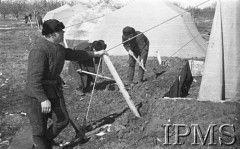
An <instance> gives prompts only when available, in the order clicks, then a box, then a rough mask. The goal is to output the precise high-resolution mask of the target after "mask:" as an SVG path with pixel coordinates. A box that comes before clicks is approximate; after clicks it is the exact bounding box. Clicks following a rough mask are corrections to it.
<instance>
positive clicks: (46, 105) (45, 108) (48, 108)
mask: <svg viewBox="0 0 240 149" xmlns="http://www.w3.org/2000/svg"><path fill="white" fill-rule="evenodd" d="M41 107H42V113H50V112H51V102H50V101H49V100H45V101H43V102H41Z"/></svg>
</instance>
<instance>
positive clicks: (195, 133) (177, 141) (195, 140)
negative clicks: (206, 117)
mask: <svg viewBox="0 0 240 149" xmlns="http://www.w3.org/2000/svg"><path fill="white" fill-rule="evenodd" d="M162 126H163V128H164V132H165V141H164V143H163V145H183V144H185V141H183V140H184V139H183V138H186V137H191V138H190V139H191V140H192V142H191V145H194V146H197V145H199V146H203V145H209V146H210V145H217V141H216V139H217V140H218V143H219V144H220V145H226V146H231V145H234V143H235V142H236V140H237V137H236V135H235V134H234V133H235V127H234V125H233V124H232V125H231V124H221V125H217V124H209V125H208V128H207V129H205V130H203V128H200V126H199V124H191V125H186V124H163V125H162ZM203 131H204V132H205V133H203ZM217 132H219V133H220V135H218V136H217V135H216V133H217ZM171 134H173V135H171ZM190 134H192V135H190ZM171 136H173V137H174V138H172V139H171V141H170V137H171ZM216 136H217V137H218V138H216ZM226 137H227V138H228V139H224V138H226ZM181 138H182V139H181Z"/></svg>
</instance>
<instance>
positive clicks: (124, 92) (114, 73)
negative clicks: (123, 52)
mask: <svg viewBox="0 0 240 149" xmlns="http://www.w3.org/2000/svg"><path fill="white" fill-rule="evenodd" d="M103 59H104V62H105V63H106V65H107V67H108V69H109V71H110V72H111V74H112V76H113V78H114V79H115V81H116V83H117V85H118V87H119V89H120V92H121V93H122V95H123V97H124V99H125V100H126V102H127V104H128V106H129V108H130V109H131V110H132V112H133V113H134V115H135V116H137V117H140V115H139V113H138V111H137V108H136V107H135V105H134V103H133V102H132V100H131V99H130V96H129V94H128V92H127V90H126V88H125V86H124V84H123V82H122V80H121V78H120V77H119V75H118V73H117V71H116V69H115V67H114V66H113V64H112V62H111V60H110V58H109V57H108V56H107V55H103Z"/></svg>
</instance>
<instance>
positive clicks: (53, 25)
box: [42, 19, 65, 35]
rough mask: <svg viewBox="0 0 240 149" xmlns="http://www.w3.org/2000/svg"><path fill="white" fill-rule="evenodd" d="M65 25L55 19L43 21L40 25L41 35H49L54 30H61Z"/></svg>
mask: <svg viewBox="0 0 240 149" xmlns="http://www.w3.org/2000/svg"><path fill="white" fill-rule="evenodd" d="M64 28H65V26H64V25H63V23H62V22H60V21H58V20H56V19H50V20H47V21H45V22H44V23H43V25H42V35H49V34H52V33H54V32H59V31H61V30H63V29H64Z"/></svg>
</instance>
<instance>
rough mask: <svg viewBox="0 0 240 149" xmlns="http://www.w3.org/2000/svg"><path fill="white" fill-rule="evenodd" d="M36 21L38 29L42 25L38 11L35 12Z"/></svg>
mask: <svg viewBox="0 0 240 149" xmlns="http://www.w3.org/2000/svg"><path fill="white" fill-rule="evenodd" d="M36 21H37V26H38V29H41V27H42V25H43V21H42V16H41V15H40V12H37V13H36Z"/></svg>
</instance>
